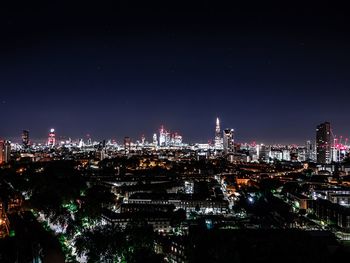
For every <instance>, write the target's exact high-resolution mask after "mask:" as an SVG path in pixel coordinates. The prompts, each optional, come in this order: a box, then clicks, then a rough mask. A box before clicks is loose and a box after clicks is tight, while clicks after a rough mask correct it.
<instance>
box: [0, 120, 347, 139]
mask: <svg viewBox="0 0 350 263" xmlns="http://www.w3.org/2000/svg"><path fill="white" fill-rule="evenodd" d="M221 123H222V120H221V118H220V117H216V118H215V124H214V125H215V130H214V128H213V127H214V126H213V127H212V136H211V137H209V138H207V139H201V138H199V139H194V140H189V139H188V137H187V136H186V134H184V133H183V132H182V131H181V130H179V129H169V127H168V126H165V125H160V126H159V127H158V129H156V130H153V131H150V133H149V134H148V133H139V135H136V136H130V134H136V132H131V133H129V134H125V135H124V136H122V135H120V136H111V137H105V138H99V137H95V136H94V135H93V134H90V133H86V134H83V135H81V136H70V135H69V134H62V133H58V136H57V138H56V139H57V140H58V141H59V140H66V139H73V140H80V139H82V140H88V139H92V140H93V141H103V140H114V141H116V142H117V143H120V144H122V143H123V140H124V138H125V137H129V138H130V139H131V140H132V141H134V142H136V141H141V140H142V139H143V138H144V139H145V140H146V141H148V142H152V140H154V139H153V136H154V134H157V136H158V134H159V133H160V131H161V130H162V129H164V130H165V131H166V132H169V135H170V134H174V135H175V134H179V135H181V136H182V137H184V142H185V143H190V144H192V143H211V144H213V145H214V144H218V143H219V142H218V141H217V140H222V137H223V132H225V130H226V129H234V133H235V136H234V137H235V139H234V140H235V142H236V143H253V142H254V143H264V144H271V145H272V144H280V145H288V144H289V145H292V144H296V145H304V144H305V143H306V142H307V141H309V140H311V141H312V142H316V141H317V138H316V137H315V131H317V129H318V124H317V126H316V125H315V127H316V128H315V127H313V128H314V129H313V130H312V135H311V136H310V137H305V138H304V140H301V141H294V142H293V141H291V142H283V141H282V142H281V141H280V142H278V141H267V140H264V139H261V140H259V139H255V138H252V139H250V140H249V139H248V140H241V138H242V137H244V136H238V138H239V139H238V140H237V133H236V129H237V128H232V127H234V126H225V125H224V126H223V125H222V124H221ZM224 123H225V122H224ZM333 127H334V125H332V129H331V132H332V138H333V139H336V138H338V139H339V138H344V141H345V140H348V136H347V135H346V134H340V133H337V129H336V130H335V131H334V129H333ZM52 130H56V128H52V127H51V128H49V129H47V133H46V136H43V137H42V138H38V137H36V135H35V134H34V136H33V133H31V132H30V130H29V129H23V130H21V132H30V134H31V135H30V142H31V143H46V142H47V138H48V137H50V136H48V134H50V133H51V131H52ZM238 130H240V129H238ZM308 133H310V131H308ZM218 135H220V136H221V138H220V137H217V136H218ZM27 136H28V135H27ZM1 138H2V139H7V140H10V141H13V142H15V143H19V142H21V141H23V134H20V135H19V136H8V137H1V136H0V139H1ZM216 141H217V142H216Z"/></svg>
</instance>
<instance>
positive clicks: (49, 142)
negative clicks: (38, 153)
mask: <svg viewBox="0 0 350 263" xmlns="http://www.w3.org/2000/svg"><path fill="white" fill-rule="evenodd" d="M55 145H56V132H55V129H51V130H50V132H49V138H48V139H47V146H49V147H54V146H55Z"/></svg>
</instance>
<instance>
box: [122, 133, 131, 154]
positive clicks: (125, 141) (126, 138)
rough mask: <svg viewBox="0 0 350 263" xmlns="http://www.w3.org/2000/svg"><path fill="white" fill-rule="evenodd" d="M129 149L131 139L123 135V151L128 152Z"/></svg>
mask: <svg viewBox="0 0 350 263" xmlns="http://www.w3.org/2000/svg"><path fill="white" fill-rule="evenodd" d="M130 149H131V139H130V137H125V138H124V150H125V153H126V154H127V153H129V152H130Z"/></svg>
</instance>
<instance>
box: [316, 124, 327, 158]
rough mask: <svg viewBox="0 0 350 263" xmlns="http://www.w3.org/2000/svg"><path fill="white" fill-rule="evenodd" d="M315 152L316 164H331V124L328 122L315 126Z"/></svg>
mask: <svg viewBox="0 0 350 263" xmlns="http://www.w3.org/2000/svg"><path fill="white" fill-rule="evenodd" d="M316 150H317V153H316V154H317V162H318V163H330V162H331V124H330V123H329V122H325V123H321V124H320V125H318V126H317V129H316Z"/></svg>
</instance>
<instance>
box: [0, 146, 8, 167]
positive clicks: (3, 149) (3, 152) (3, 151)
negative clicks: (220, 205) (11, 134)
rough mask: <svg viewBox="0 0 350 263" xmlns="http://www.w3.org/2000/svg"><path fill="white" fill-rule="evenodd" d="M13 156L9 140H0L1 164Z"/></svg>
mask: <svg viewBox="0 0 350 263" xmlns="http://www.w3.org/2000/svg"><path fill="white" fill-rule="evenodd" d="M10 158H11V143H10V142H9V141H3V140H1V141H0V164H2V163H8V162H9V161H10Z"/></svg>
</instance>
